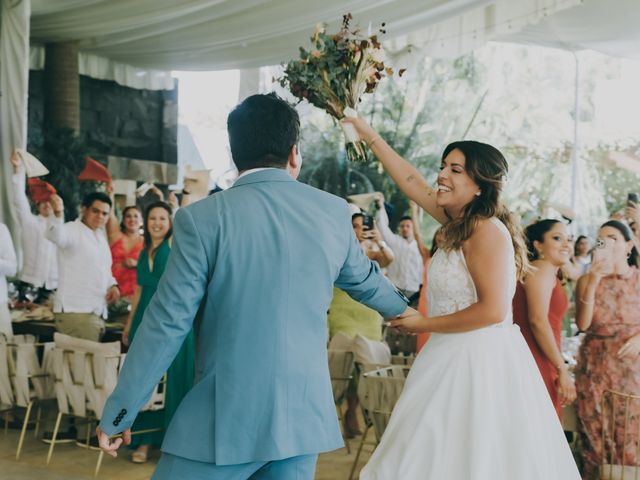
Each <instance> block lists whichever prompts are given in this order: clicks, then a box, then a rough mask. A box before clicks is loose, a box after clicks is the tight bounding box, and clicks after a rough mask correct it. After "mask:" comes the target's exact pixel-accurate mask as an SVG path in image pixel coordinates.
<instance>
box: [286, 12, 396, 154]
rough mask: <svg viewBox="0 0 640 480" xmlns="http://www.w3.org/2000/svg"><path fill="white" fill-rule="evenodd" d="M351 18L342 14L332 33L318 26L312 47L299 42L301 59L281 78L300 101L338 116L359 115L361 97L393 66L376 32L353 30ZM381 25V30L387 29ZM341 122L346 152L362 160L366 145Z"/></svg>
mask: <svg viewBox="0 0 640 480" xmlns="http://www.w3.org/2000/svg"><path fill="white" fill-rule="evenodd" d="M352 19H353V17H352V16H351V14H350V13H349V14H347V15H344V16H343V19H342V27H341V28H340V30H339V31H338V32H337V33H335V34H333V35H329V34H327V33H326V32H325V26H324V25H322V24H321V25H318V26H317V27H316V30H315V32H314V34H313V36H312V37H311V41H312V42H313V46H314V48H313V49H312V50H305V49H304V48H302V47H300V58H298V59H296V60H292V61H290V62H289V63H288V64H287V65H286V66H285V70H284V74H283V76H282V77H281V78H280V79H279V82H280V84H281V85H282V86H283V87H287V88H289V90H290V91H291V93H292V94H293V95H294V96H295V97H297V98H299V99H300V101H302V100H304V99H306V100H307V101H308V102H309V103H311V104H312V105H314V106H316V107H318V108H321V109H323V110H324V111H326V112H327V113H328V114H329V115H331V116H332V117H334V118H335V119H337V120H340V119H342V118H344V117H345V116H355V115H357V113H356V107H357V105H358V103H359V102H360V97H361V96H362V95H363V94H365V93H371V92H373V91H374V90H375V88H376V86H377V85H378V82H379V81H380V80H381V79H382V78H383V77H385V76H391V75H393V70H392V69H391V68H389V67H385V65H384V56H383V50H382V46H381V45H380V42H379V41H378V37H377V35H363V34H362V33H361V32H360V30H359V29H358V28H356V29H353V30H351V29H350V26H349V23H350V22H351V20H352ZM384 26H385V24H384V23H383V24H382V28H381V29H380V30H379V33H381V34H384V33H385V30H384ZM403 71H404V70H401V71H400V72H399V74H400V75H402V73H403ZM341 125H342V128H343V129H344V131H345V136H346V139H347V145H346V149H347V157H348V158H349V159H350V160H352V161H357V160H360V161H364V160H366V154H365V149H364V145H363V143H362V141H361V140H360V138H359V137H358V134H357V133H356V131H355V129H353V126H352V125H349V124H341Z"/></svg>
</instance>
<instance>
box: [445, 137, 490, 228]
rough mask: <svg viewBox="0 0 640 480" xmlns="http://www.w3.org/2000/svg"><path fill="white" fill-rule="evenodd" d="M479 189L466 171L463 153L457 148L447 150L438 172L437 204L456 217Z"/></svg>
mask: <svg viewBox="0 0 640 480" xmlns="http://www.w3.org/2000/svg"><path fill="white" fill-rule="evenodd" d="M479 191H480V187H478V185H477V184H476V182H474V181H473V179H472V178H471V177H470V176H469V174H468V173H467V170H466V168H465V158H464V154H463V153H462V152H461V151H460V150H458V149H454V150H452V151H451V152H449V154H448V155H447V156H446V157H445V159H444V161H443V162H442V165H441V166H440V173H439V174H438V190H437V195H436V203H437V205H438V206H439V207H442V208H444V209H446V210H447V212H448V213H449V215H451V216H453V217H456V216H458V215H459V214H460V212H461V211H462V209H463V208H464V207H465V206H466V205H467V204H468V203H470V202H472V201H473V200H474V199H475V198H476V193H478V192H479Z"/></svg>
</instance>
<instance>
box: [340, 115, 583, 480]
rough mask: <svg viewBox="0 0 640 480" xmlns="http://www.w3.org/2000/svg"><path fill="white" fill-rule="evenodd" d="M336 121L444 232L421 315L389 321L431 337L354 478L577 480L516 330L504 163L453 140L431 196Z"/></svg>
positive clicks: (379, 146)
mask: <svg viewBox="0 0 640 480" xmlns="http://www.w3.org/2000/svg"><path fill="white" fill-rule="evenodd" d="M343 121H344V122H345V123H351V124H353V125H354V127H355V128H356V130H357V131H358V133H359V135H360V138H362V139H364V140H365V141H366V143H367V144H368V145H369V147H370V148H371V150H372V151H373V153H374V154H375V155H376V157H377V158H378V159H379V160H380V162H381V163H382V164H383V166H384V167H385V169H386V170H387V172H388V173H389V174H390V175H391V177H392V178H393V179H394V180H395V181H396V182H397V183H398V185H399V186H400V188H401V189H402V191H403V192H404V193H405V194H406V195H407V196H408V197H409V198H410V199H412V200H414V201H415V202H416V203H417V204H418V205H420V206H421V207H422V208H424V209H425V210H426V211H427V212H428V213H429V214H430V215H432V216H433V217H434V218H435V219H436V220H438V221H439V222H440V223H442V224H443V225H444V235H445V244H444V247H443V248H442V249H439V250H438V251H437V252H436V254H435V255H434V257H433V259H432V260H431V263H430V266H429V274H428V275H429V284H428V291H427V298H428V307H429V316H428V318H424V317H423V316H421V315H413V316H409V317H404V318H398V319H395V320H393V321H392V322H391V325H392V326H395V327H398V328H401V329H403V330H405V331H408V332H413V333H419V332H432V335H431V338H430V339H429V341H428V342H427V344H426V345H425V347H424V348H423V349H422V350H421V351H420V354H419V355H418V357H417V358H416V360H415V363H414V364H413V367H412V368H411V372H410V374H409V376H408V377H407V380H406V384H405V387H404V390H403V392H402V395H401V397H400V399H399V401H398V403H397V404H396V407H395V409H394V411H393V415H392V416H391V419H390V421H389V425H388V426H387V429H386V431H385V433H384V435H383V437H382V440H381V442H380V444H379V445H378V447H377V449H376V451H375V452H374V454H373V456H372V457H371V460H370V461H369V463H368V464H367V465H366V466H365V468H364V469H363V470H362V472H361V474H360V478H361V479H362V480H392V479H400V478H402V479H407V480H414V479H415V480H418V479H420V480H422V479H424V480H578V479H579V478H580V475H579V473H578V470H577V468H576V464H575V462H574V460H573V457H572V455H571V451H570V449H569V446H568V444H567V441H566V439H565V436H564V433H563V430H562V427H561V425H560V422H558V416H557V414H556V412H555V410H554V408H553V405H552V404H551V401H550V399H549V396H548V394H547V391H546V388H545V385H544V383H543V381H542V377H541V376H540V373H539V371H538V369H537V367H536V364H535V362H534V359H533V357H532V355H531V353H530V351H529V349H528V347H527V345H526V343H525V341H524V339H523V337H522V335H521V333H520V330H519V329H518V327H517V326H514V325H513V322H512V317H511V301H512V298H513V295H514V292H515V288H516V281H517V278H518V276H521V275H522V274H523V272H524V271H525V270H526V269H527V268H528V264H527V255H526V248H525V247H524V243H523V241H522V238H521V236H520V234H519V230H518V228H517V227H516V224H515V222H514V221H513V220H512V218H511V215H510V213H509V211H508V210H507V209H506V208H505V207H504V206H503V205H502V204H501V202H500V191H501V189H502V183H503V179H504V176H505V175H506V173H507V168H508V165H507V162H506V160H505V158H504V157H503V155H502V154H501V153H500V152H499V151H498V150H497V149H496V148H494V147H492V146H491V145H487V144H484V143H479V142H473V141H461V142H455V143H452V144H450V145H449V146H447V148H446V149H445V151H444V153H443V155H442V165H441V167H440V174H439V175H438V189H437V191H434V190H433V189H432V188H431V187H430V186H429V185H428V184H427V182H426V180H425V179H424V178H423V177H422V176H421V175H420V173H419V172H418V170H417V169H416V168H415V167H413V166H412V165H411V164H410V163H409V162H407V161H406V160H404V159H403V158H402V157H400V156H399V155H398V154H397V153H396V152H395V151H394V150H393V149H392V148H391V147H389V145H387V144H386V143H385V142H384V140H382V138H381V137H380V136H379V135H378V134H377V133H376V132H375V131H374V130H373V129H372V128H371V127H370V126H369V125H368V124H367V123H366V122H365V121H364V120H362V119H359V118H349V119H345V120H343ZM559 367H560V365H558V368H559Z"/></svg>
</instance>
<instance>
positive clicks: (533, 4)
mask: <svg viewBox="0 0 640 480" xmlns="http://www.w3.org/2000/svg"><path fill="white" fill-rule="evenodd" d="M599 1H600V2H604V3H607V4H610V3H615V1H613V2H612V1H609V0H599ZM578 3H580V0H322V1H318V0H183V1H177V0H135V1H131V0H32V15H31V39H32V42H35V43H45V42H55V41H67V40H77V41H78V42H79V45H80V50H81V51H82V52H83V53H85V54H94V55H98V56H101V57H105V58H108V59H110V60H112V61H117V62H122V63H125V64H129V65H133V66H135V67H141V68H150V69H163V70H170V69H171V70H222V69H231V68H250V67H258V66H262V65H273V64H276V63H280V62H282V61H286V60H288V59H290V58H292V57H294V56H295V55H296V54H297V49H298V46H300V45H306V44H308V37H309V36H310V33H311V31H312V29H313V27H314V26H315V25H316V24H317V23H319V22H326V23H329V24H330V26H331V28H336V27H337V25H338V23H339V20H340V18H341V16H342V15H343V14H345V13H347V12H350V13H352V14H353V16H354V17H355V19H356V21H358V22H359V25H360V26H361V27H362V28H363V29H365V30H366V29H367V28H368V25H369V22H371V25H372V28H373V30H374V31H375V30H377V28H378V27H379V25H380V24H381V23H382V22H386V25H387V27H386V28H387V31H388V34H387V35H386V36H385V38H387V39H395V41H393V42H390V43H389V46H390V47H391V48H392V49H395V50H399V49H402V48H403V47H407V46H417V47H423V46H425V45H426V46H427V47H434V48H433V50H434V53H435V54H444V55H459V54H461V53H464V51H468V50H470V49H472V48H474V47H476V46H478V45H479V44H481V43H484V42H485V41H486V40H488V39H489V38H491V37H492V36H495V35H498V34H507V33H509V32H514V31H519V30H520V29H521V28H523V27H525V26H526V25H528V24H530V23H535V22H538V21H539V20H541V19H543V18H544V17H545V16H548V15H552V14H554V13H556V12H558V11H560V10H563V9H565V8H570V7H573V6H575V5H576V4H578Z"/></svg>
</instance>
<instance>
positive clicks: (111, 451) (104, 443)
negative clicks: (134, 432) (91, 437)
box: [96, 427, 131, 457]
mask: <svg viewBox="0 0 640 480" xmlns="http://www.w3.org/2000/svg"><path fill="white" fill-rule="evenodd" d="M96 435H97V436H98V443H99V444H100V448H101V449H102V451H103V452H105V453H106V454H108V455H111V456H112V457H117V456H118V451H117V450H118V448H120V445H122V444H124V445H129V444H130V443H131V429H130V428H127V429H126V430H125V431H124V432H122V436H120V437H117V438H115V439H113V441H112V440H111V438H110V437H109V435H107V434H106V433H104V432H103V431H102V429H101V428H100V427H96Z"/></svg>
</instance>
